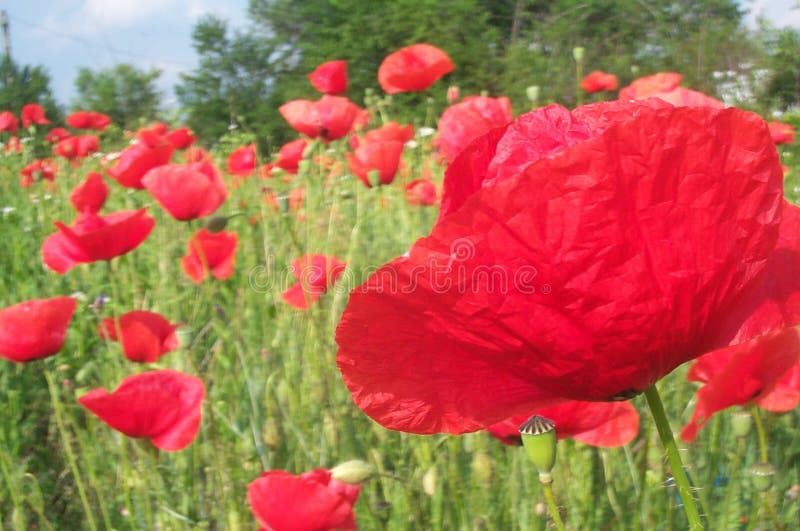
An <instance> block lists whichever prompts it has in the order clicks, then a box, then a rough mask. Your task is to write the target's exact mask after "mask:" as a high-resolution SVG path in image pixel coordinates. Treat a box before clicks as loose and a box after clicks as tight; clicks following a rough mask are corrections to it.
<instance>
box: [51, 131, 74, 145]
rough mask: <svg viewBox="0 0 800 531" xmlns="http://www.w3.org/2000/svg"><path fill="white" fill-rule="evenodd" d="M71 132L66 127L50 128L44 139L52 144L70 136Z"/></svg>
mask: <svg viewBox="0 0 800 531" xmlns="http://www.w3.org/2000/svg"><path fill="white" fill-rule="evenodd" d="M70 136H72V135H71V133H70V132H69V131H67V130H66V129H64V128H63V127H54V128H52V129H50V131H49V132H48V133H47V135H45V137H44V139H45V141H47V142H48V143H50V144H55V143H56V142H58V141H60V140H64V139H65V138H69V137H70Z"/></svg>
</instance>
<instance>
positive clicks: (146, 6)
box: [81, 0, 176, 30]
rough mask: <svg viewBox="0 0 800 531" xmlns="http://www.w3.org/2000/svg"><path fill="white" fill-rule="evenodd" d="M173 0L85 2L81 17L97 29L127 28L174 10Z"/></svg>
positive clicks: (105, 0) (91, 0)
mask: <svg viewBox="0 0 800 531" xmlns="http://www.w3.org/2000/svg"><path fill="white" fill-rule="evenodd" d="M174 4H175V2H174V0H85V1H84V3H83V6H82V8H81V12H82V13H83V15H84V16H85V17H86V18H87V19H89V20H90V21H91V22H92V23H95V24H97V25H99V26H101V27H100V28H98V29H101V30H103V29H111V28H127V27H130V26H132V25H134V24H136V23H137V22H141V21H143V20H146V19H148V18H150V17H153V16H155V15H157V14H158V13H159V12H163V11H164V10H171V9H174V8H175V7H176V6H174Z"/></svg>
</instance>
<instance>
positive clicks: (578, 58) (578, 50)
mask: <svg viewBox="0 0 800 531" xmlns="http://www.w3.org/2000/svg"><path fill="white" fill-rule="evenodd" d="M584 51H585V50H584V48H583V46H576V47H575V48H573V49H572V57H573V58H574V59H575V62H576V63H580V62H583V53H584Z"/></svg>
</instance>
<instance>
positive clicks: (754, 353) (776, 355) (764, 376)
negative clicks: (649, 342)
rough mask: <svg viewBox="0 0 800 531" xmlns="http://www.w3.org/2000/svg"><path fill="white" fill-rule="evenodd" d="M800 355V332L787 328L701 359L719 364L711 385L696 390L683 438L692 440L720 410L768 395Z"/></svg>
mask: <svg viewBox="0 0 800 531" xmlns="http://www.w3.org/2000/svg"><path fill="white" fill-rule="evenodd" d="M798 353H800V332H798V331H797V329H795V328H785V329H783V330H779V331H777V332H770V333H768V334H764V335H763V336H760V337H758V338H756V339H753V340H751V341H749V342H747V343H742V344H739V345H735V346H732V347H728V348H727V349H722V350H721V351H717V352H711V353H709V354H706V355H705V356H703V358H701V360H703V361H704V363H706V364H708V363H709V361H708V359H707V358H711V359H712V360H714V359H715V358H717V357H719V358H720V363H719V364H718V367H717V370H715V371H714V374H713V375H712V376H711V377H710V379H709V381H708V383H706V384H705V385H704V386H703V387H702V388H701V389H700V390H699V391H697V406H696V407H695V410H694V414H693V415H692V418H691V420H690V421H689V423H688V424H687V425H686V426H685V427H684V428H683V430H682V431H681V437H683V439H684V440H686V441H691V440H693V439H694V438H695V436H696V435H697V432H698V430H699V429H700V428H702V427H703V425H704V424H705V423H706V422H708V420H709V418H711V415H713V414H714V413H716V412H717V411H722V410H723V409H725V408H727V407H730V406H734V405H746V404H749V403H750V401H751V400H753V399H756V398H758V397H759V396H762V395H764V394H766V393H769V392H770V391H771V390H772V388H773V387H774V386H775V385H776V384H777V382H778V381H780V380H781V378H782V377H783V376H784V375H785V374H786V372H787V371H788V370H789V369H790V368H791V367H792V366H793V365H795V364H796V363H797V362H798Z"/></svg>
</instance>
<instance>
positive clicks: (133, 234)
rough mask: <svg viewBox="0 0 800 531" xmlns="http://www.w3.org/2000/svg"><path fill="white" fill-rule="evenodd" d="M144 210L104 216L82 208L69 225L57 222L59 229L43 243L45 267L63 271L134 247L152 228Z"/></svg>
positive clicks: (110, 257) (153, 221)
mask: <svg viewBox="0 0 800 531" xmlns="http://www.w3.org/2000/svg"><path fill="white" fill-rule="evenodd" d="M154 225H155V220H154V219H153V218H151V217H150V216H148V215H147V209H146V208H143V209H141V210H137V211H132V210H126V211H122V212H114V213H113V214H108V215H106V216H98V215H97V214H96V213H94V212H91V211H88V210H85V211H84V212H82V213H81V214H79V215H78V217H77V218H76V220H75V223H73V225H72V226H70V227H68V226H66V225H64V224H63V223H61V222H60V221H57V222H56V223H55V226H56V227H57V228H58V232H56V233H55V234H51V235H50V236H48V237H47V238H46V239H45V241H44V243H43V244H42V259H43V260H44V263H45V265H46V266H47V267H49V268H50V269H52V270H53V271H55V272H56V273H58V274H64V273H66V272H67V271H69V270H70V269H72V268H73V267H75V266H76V265H78V264H89V263H92V262H97V261H98V260H111V259H112V258H114V257H116V256H120V255H123V254H125V253H128V252H130V251H132V250H134V249H136V248H137V247H138V246H139V245H140V244H141V243H142V242H143V241H144V240H145V238H147V236H148V235H149V234H150V231H151V230H153V226H154Z"/></svg>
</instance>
